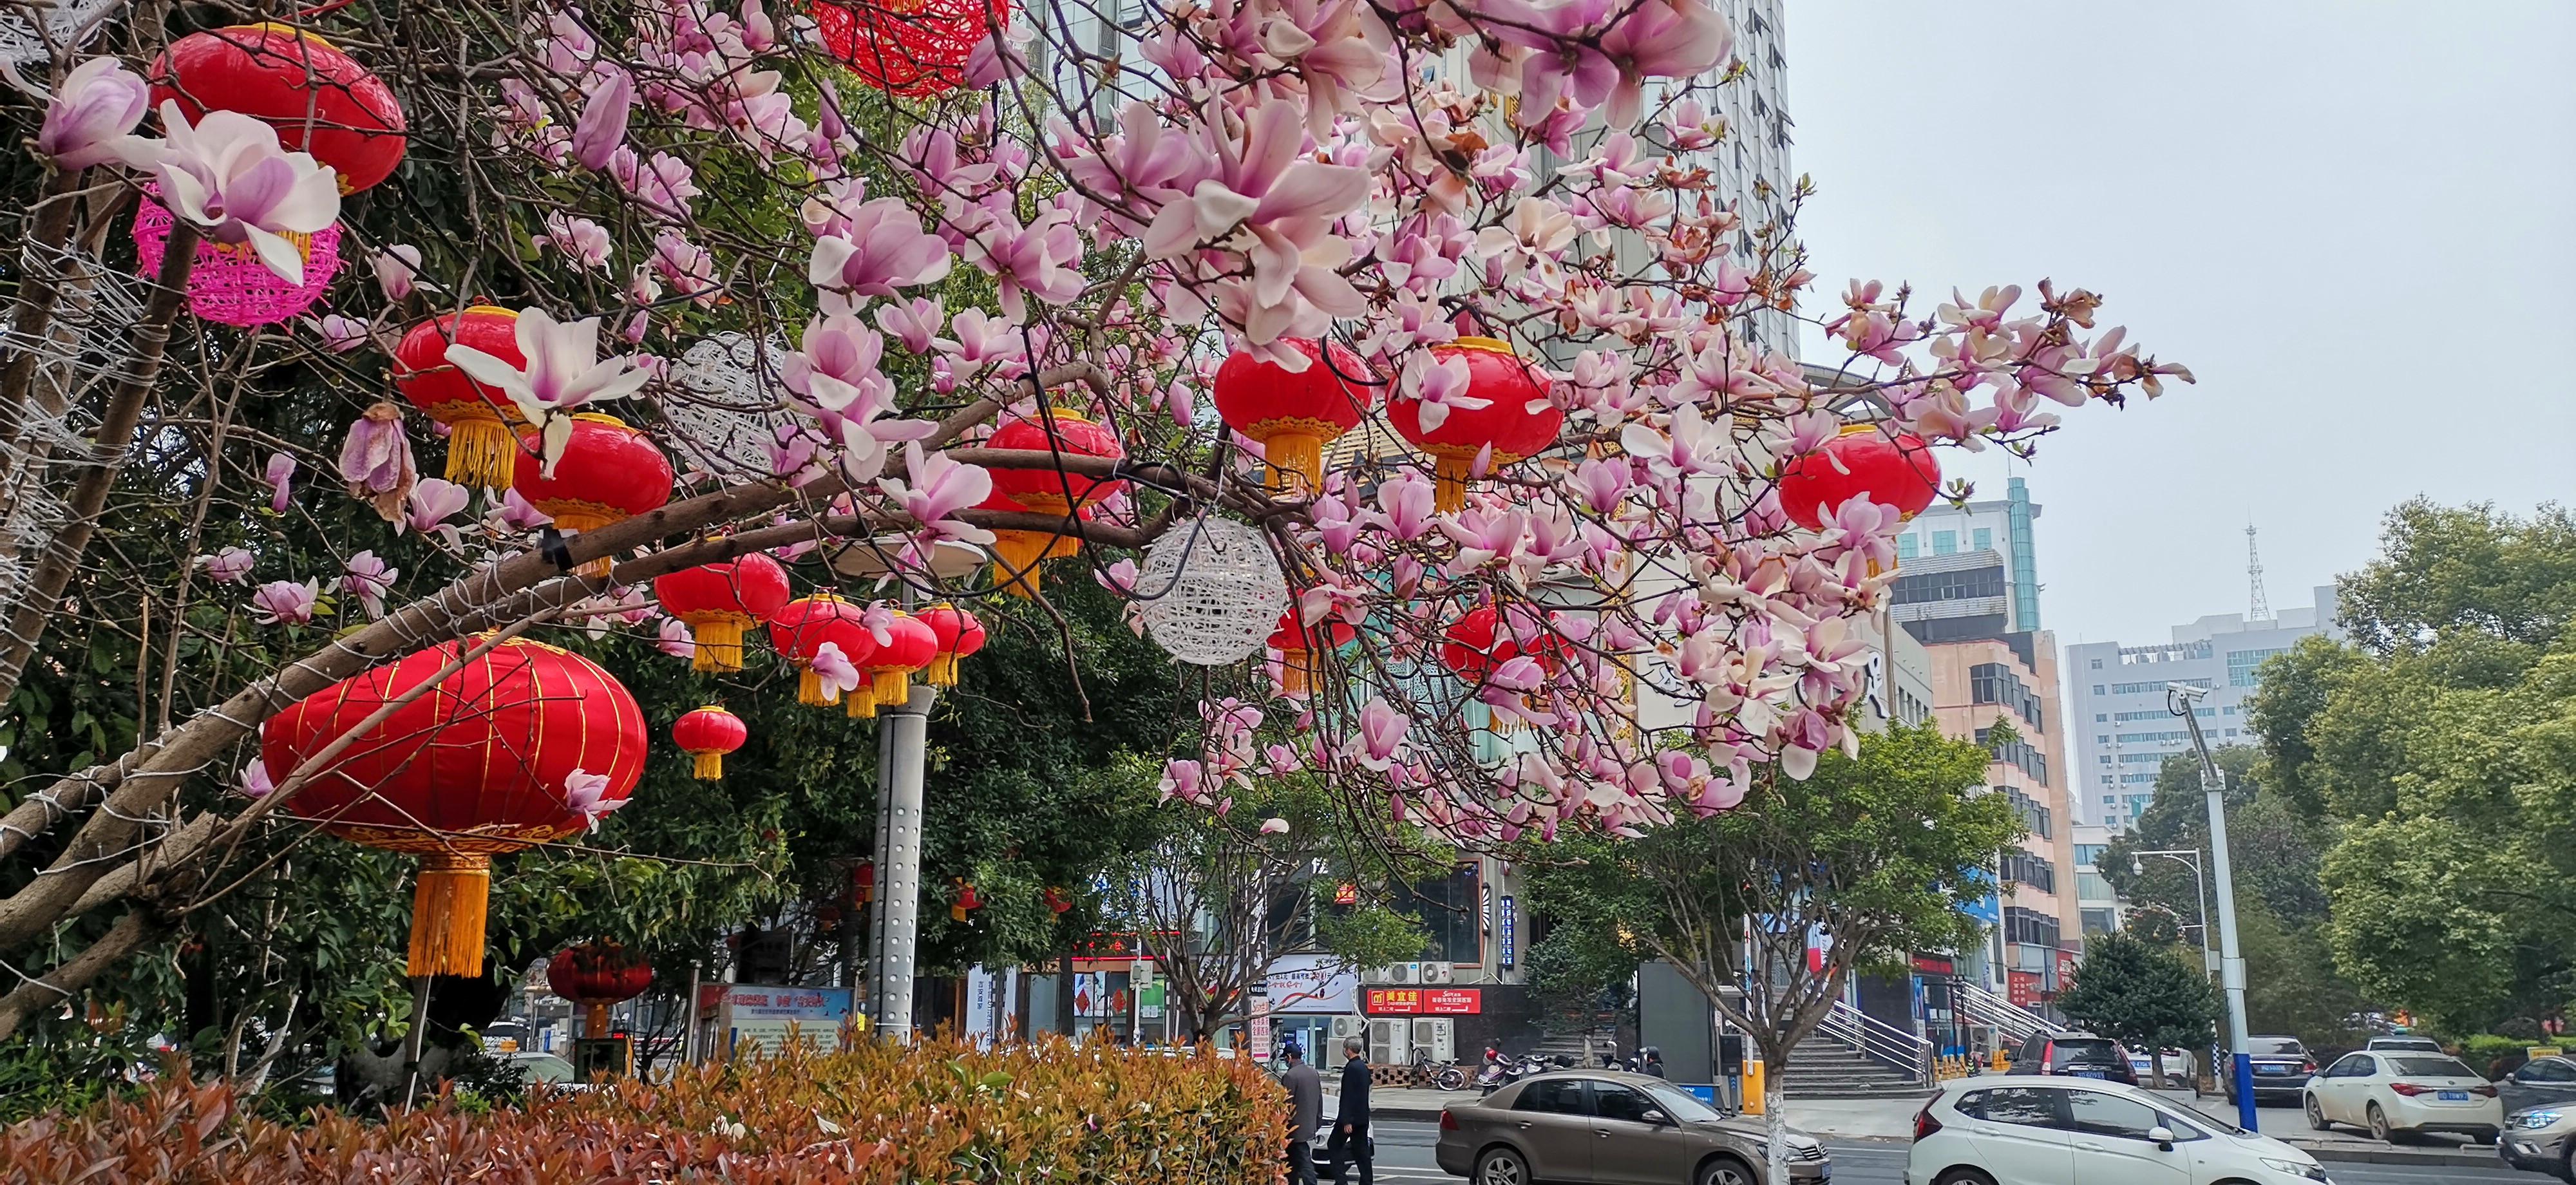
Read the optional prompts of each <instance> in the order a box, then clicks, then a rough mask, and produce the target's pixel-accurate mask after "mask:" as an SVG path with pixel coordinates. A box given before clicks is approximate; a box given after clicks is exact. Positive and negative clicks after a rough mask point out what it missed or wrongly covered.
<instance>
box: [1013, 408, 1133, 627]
mask: <svg viewBox="0 0 2576 1185" xmlns="http://www.w3.org/2000/svg"><path fill="white" fill-rule="evenodd" d="M1049 420H1052V421H1053V423H1054V432H1055V434H1054V437H1053V438H1052V439H1050V438H1049V436H1048V434H1047V432H1048V421H1049ZM985 444H986V445H987V446H988V447H991V448H997V449H1026V450H1029V451H1031V452H1041V453H1055V454H1057V455H1059V456H1080V457H1123V456H1126V455H1127V450H1126V448H1125V447H1123V446H1121V445H1120V444H1119V443H1118V435H1117V434H1116V433H1114V432H1111V431H1110V430H1109V429H1107V428H1103V427H1101V426H1100V425H1098V424H1095V423H1092V422H1091V421H1090V420H1087V419H1084V418H1083V417H1082V416H1081V415H1079V414H1077V413H1075V412H1070V411H1065V410H1062V409H1058V410H1055V411H1053V412H1050V413H1049V414H1048V416H1047V417H1046V418H1044V419H1041V418H1040V417H1036V416H1031V417H1027V418H1025V419H1017V420H1013V421H1011V422H1010V423H1007V424H1004V425H1002V426H1001V427H999V428H996V429H994V430H993V435H992V438H991V439H989V440H987V441H985ZM992 473H993V496H992V497H991V498H988V499H986V500H985V502H984V504H983V505H982V506H980V507H978V508H977V509H981V510H1028V511H1034V512H1036V513H1038V514H1048V515H1055V516H1057V517H1065V516H1079V517H1082V518H1089V517H1091V516H1090V514H1088V513H1087V512H1085V509H1084V508H1085V507H1088V506H1090V505H1091V504H1092V503H1094V502H1098V501H1100V500H1101V499H1103V498H1106V497H1108V496H1110V495H1111V494H1114V493H1116V492H1118V491H1119V490H1122V489H1125V488H1126V486H1127V483H1126V482H1123V481H1109V480H1103V479H1101V478H1096V477H1092V476H1089V475H1087V474H1081V473H1070V472H1066V471H1064V470H1062V469H1055V468H1046V469H1000V468H996V469H994V470H993V471H992ZM993 534H994V536H995V538H994V540H993V555H994V558H995V560H996V561H997V562H996V563H995V565H994V570H993V575H994V579H995V580H996V581H998V582H999V583H1000V584H1001V585H1002V587H1003V588H1005V589H1007V590H1009V591H1010V592H1011V593H1012V595H1014V596H1021V597H1033V596H1036V595H1037V591H1038V565H1039V564H1040V563H1043V562H1045V561H1047V560H1054V559H1063V558H1065V557H1067V556H1070V555H1074V554H1076V553H1077V552H1079V551H1080V550H1081V549H1082V544H1081V541H1080V540H1078V539H1075V538H1074V537H1072V536H1070V535H1059V534H1056V533H1054V532H1052V531H995V532H993Z"/></svg>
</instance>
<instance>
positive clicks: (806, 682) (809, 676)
mask: <svg viewBox="0 0 2576 1185" xmlns="http://www.w3.org/2000/svg"><path fill="white" fill-rule="evenodd" d="M796 702H797V703H800V704H804V705H806V706H807V707H814V708H822V707H829V706H831V705H833V704H837V703H839V702H841V693H840V692H838V691H835V690H833V689H831V688H828V687H825V686H823V676H821V675H820V674H817V673H815V670H814V668H812V667H806V668H804V669H803V670H801V671H798V672H797V674H796Z"/></svg>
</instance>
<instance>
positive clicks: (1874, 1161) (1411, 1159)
mask: <svg viewBox="0 0 2576 1185" xmlns="http://www.w3.org/2000/svg"><path fill="white" fill-rule="evenodd" d="M1439 1138H1440V1132H1439V1129H1438V1128H1436V1127H1434V1126H1432V1125H1431V1124H1428V1123H1394V1122H1390V1123H1384V1124H1380V1125H1378V1133H1377V1166H1376V1167H1377V1179H1378V1180H1379V1181H1382V1182H1387V1183H1388V1185H1457V1182H1458V1181H1459V1180H1460V1178H1457V1177H1452V1176H1450V1175H1449V1174H1447V1173H1444V1172H1441V1171H1440V1166H1439V1164H1438V1163H1437V1162H1435V1161H1433V1160H1432V1158H1431V1148H1432V1145H1434V1144H1436V1143H1438V1142H1439ZM1825 1149H1826V1151H1827V1152H1828V1153H1830V1154H1831V1155H1832V1156H1833V1160H1834V1185H1905V1155H1906V1146H1905V1144H1904V1143H1902V1142H1900V1141H1892V1140H1827V1141H1826V1142H1825ZM2326 1175H2327V1176H2330V1177H2332V1178H2334V1181H2335V1185H2554V1181H2553V1179H2552V1178H2550V1177H2547V1176H2544V1175H2542V1174H2539V1173H2517V1172H2512V1171H2509V1170H2507V1169H2505V1168H2503V1167H2501V1166H2499V1167H2497V1168H2492V1169H2488V1168H2475V1169H2471V1168H2453V1167H2448V1166H2432V1167H2425V1168H2417V1167H2414V1166H2401V1165H2380V1164H2358V1163H2353V1162H2350V1161H2327V1162H2326ZM1348 1180H1351V1181H1357V1180H1359V1174H1358V1173H1356V1172H1354V1173H1352V1174H1350V1176H1349V1177H1348Z"/></svg>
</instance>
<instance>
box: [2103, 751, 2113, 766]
mask: <svg viewBox="0 0 2576 1185" xmlns="http://www.w3.org/2000/svg"><path fill="white" fill-rule="evenodd" d="M2102 764H2104V765H2109V764H2111V755H2110V754H2108V753H2105V754H2103V755H2102Z"/></svg>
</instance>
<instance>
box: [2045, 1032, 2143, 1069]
mask: <svg viewBox="0 0 2576 1185" xmlns="http://www.w3.org/2000/svg"><path fill="white" fill-rule="evenodd" d="M2055 1056H2056V1058H2057V1060H2058V1063H2059V1064H2061V1065H2063V1064H2066V1063H2069V1062H2085V1063H2102V1062H2108V1063H2113V1064H2126V1063H2124V1062H2122V1061H2121V1058H2120V1047H2119V1046H2117V1045H2113V1044H2112V1043H2110V1042H2108V1041H2105V1040H2103V1039H2101V1038H2099V1037H2094V1038H2079V1039H2077V1040H2073V1041H2060V1042H2058V1043H2057V1052H2056V1054H2055Z"/></svg>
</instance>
